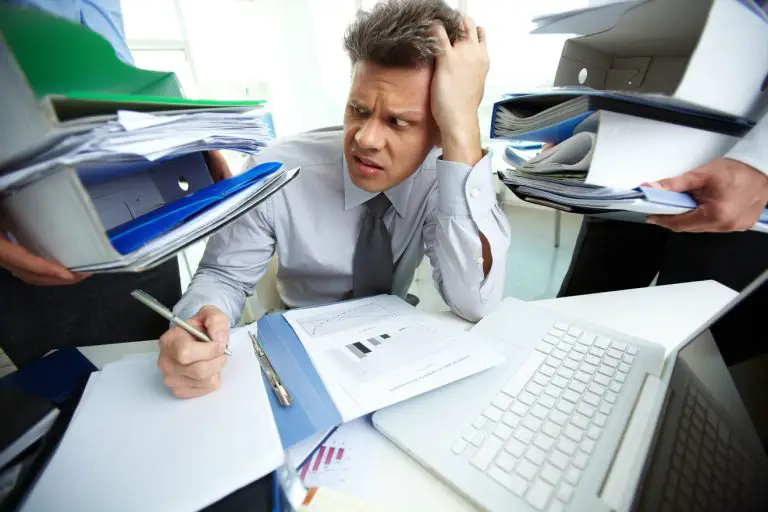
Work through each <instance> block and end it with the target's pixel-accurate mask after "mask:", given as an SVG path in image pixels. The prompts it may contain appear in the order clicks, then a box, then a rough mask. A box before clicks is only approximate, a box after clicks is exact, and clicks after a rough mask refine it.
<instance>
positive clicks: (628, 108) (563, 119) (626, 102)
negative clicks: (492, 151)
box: [490, 87, 754, 144]
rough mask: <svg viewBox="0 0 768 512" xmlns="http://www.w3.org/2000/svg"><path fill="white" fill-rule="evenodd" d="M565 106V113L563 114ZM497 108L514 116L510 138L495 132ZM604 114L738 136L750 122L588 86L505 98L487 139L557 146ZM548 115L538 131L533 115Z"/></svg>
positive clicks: (676, 102) (663, 98)
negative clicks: (582, 124)
mask: <svg viewBox="0 0 768 512" xmlns="http://www.w3.org/2000/svg"><path fill="white" fill-rule="evenodd" d="M565 103H568V104H569V106H570V108H568V109H564V107H565V105H564V104H565ZM501 108H508V109H515V110H517V111H518V112H519V114H518V115H519V119H520V123H521V127H522V126H525V127H526V128H525V129H522V128H521V130H520V131H518V132H516V133H514V134H507V133H504V130H500V129H499V128H498V127H497V123H496V118H497V115H498V113H499V110H500V109H501ZM599 110H608V111H612V112H618V113H622V114H628V115H632V116H636V117H643V118H646V119H654V120H657V121H663V122H667V123H673V124H679V125H682V126H689V127H693V128H698V129H702V130H707V131H712V132H716V133H723V134H726V135H731V136H735V137H741V136H743V135H744V134H745V133H747V132H748V131H749V130H750V129H751V128H752V126H753V125H754V123H753V122H752V121H750V120H748V119H743V118H740V117H737V116H733V115H730V114H725V113H721V112H716V111H713V110H710V109H706V108H703V107H698V106H696V105H694V104H692V103H687V102H683V101H680V100H677V99H675V98H673V97H669V96H663V95H654V94H639V93H622V92H620V91H604V90H598V89H592V88H589V87H555V88H551V89H544V90H541V91H536V92H532V93H519V94H507V95H505V96H504V97H503V98H502V99H501V100H500V101H497V102H496V103H495V104H494V105H493V111H492V112H491V133H490V135H491V138H493V139H496V138H501V139H509V140H522V141H530V142H549V143H553V144H559V143H560V142H562V141H564V140H565V139H567V138H569V137H571V135H573V130H574V128H575V127H576V126H577V125H578V124H579V123H580V122H582V121H583V120H584V119H586V118H587V117H588V116H589V115H591V114H593V113H594V112H597V111H599ZM544 111H548V112H550V115H551V119H552V121H551V122H549V124H547V125H546V126H542V125H541V123H542V122H543V121H536V117H535V116H536V115H538V114H541V113H542V112H544Z"/></svg>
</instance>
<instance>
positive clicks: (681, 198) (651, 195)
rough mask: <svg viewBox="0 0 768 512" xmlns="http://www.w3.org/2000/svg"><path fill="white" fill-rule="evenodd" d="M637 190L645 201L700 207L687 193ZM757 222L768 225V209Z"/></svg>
mask: <svg viewBox="0 0 768 512" xmlns="http://www.w3.org/2000/svg"><path fill="white" fill-rule="evenodd" d="M637 190H639V191H640V192H642V193H643V195H644V196H645V199H646V200H648V201H650V202H652V203H657V204H663V205H667V206H678V207H680V208H690V209H694V208H696V207H697V206H698V205H697V204H696V201H695V200H694V199H693V197H691V195H690V194H686V193H685V192H672V191H671V190H664V189H662V188H653V187H638V188H637ZM757 222H759V223H761V224H768V208H765V209H764V210H763V212H762V213H761V214H760V217H759V218H758V219H757Z"/></svg>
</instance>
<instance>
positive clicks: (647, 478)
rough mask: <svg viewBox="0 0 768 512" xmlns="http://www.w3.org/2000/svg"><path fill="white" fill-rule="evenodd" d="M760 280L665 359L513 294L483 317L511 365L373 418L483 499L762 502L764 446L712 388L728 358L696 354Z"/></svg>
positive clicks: (564, 503) (565, 506) (485, 502)
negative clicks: (714, 327) (714, 325)
mask: <svg viewBox="0 0 768 512" xmlns="http://www.w3.org/2000/svg"><path fill="white" fill-rule="evenodd" d="M766 281H768V271H766V272H764V273H763V274H762V275H761V276H760V277H759V278H758V279H757V280H755V282H753V283H752V284H751V285H750V286H749V287H748V288H747V289H745V290H744V292H742V293H741V294H740V295H739V296H738V297H737V298H735V299H734V300H733V301H731V302H730V303H729V304H728V306H726V307H725V308H723V309H722V310H721V311H720V312H719V313H718V314H716V315H715V316H713V317H712V318H711V319H710V320H709V321H708V322H707V323H706V324H705V325H703V326H702V327H701V329H699V331H698V332H696V333H695V334H694V335H692V336H690V337H689V339H688V340H686V341H685V343H683V344H681V345H680V348H679V349H677V350H675V351H673V352H672V353H671V354H670V355H668V356H667V358H666V360H665V357H664V354H665V351H664V349H663V348H662V347H661V346H659V345H657V344H654V343H651V342H648V341H644V340H642V339H638V338H634V337H632V336H629V335H627V334H623V333H620V332H616V331H611V330H609V329H607V328H604V327H600V326H598V325H589V324H587V323H585V322H583V321H580V320H578V319H575V318H567V317H565V316H563V315H561V314H559V313H555V312H552V311H549V310H547V309H544V308H541V307H537V306H535V305H532V304H527V303H525V302H521V301H517V300H514V299H512V300H507V301H505V302H504V304H503V305H502V307H501V308H500V309H499V310H498V311H496V312H494V313H492V314H491V315H489V316H488V317H486V318H485V319H484V320H482V321H481V322H480V323H478V325H477V326H476V327H475V329H476V330H477V331H478V333H480V334H485V335H486V336H487V337H488V338H489V339H490V340H491V341H489V343H491V344H495V345H496V346H497V348H498V349H500V350H501V351H502V352H504V353H506V362H505V363H503V364H502V365H500V366H497V367H495V368H493V369H491V370H488V371H486V372H484V373H482V374H479V375H475V376H473V377H470V378H468V379H466V380H464V381H461V382H458V383H454V384H452V385H449V386H446V387H445V388H441V389H439V390H436V391H433V392H431V393H428V394H426V395H423V396H421V397H417V398H415V399H412V400H409V401H407V402H403V403H401V404H398V405H396V406H393V407H389V408H387V409H384V410H381V411H379V412H377V413H376V414H375V415H374V416H373V422H374V425H375V426H376V428H377V429H378V430H379V431H380V432H382V433H383V434H384V435H385V436H387V437H388V438H389V439H390V440H392V441H393V442H394V443H395V444H397V445H398V446H399V447H400V448H402V449H403V450H405V451H406V452H407V453H409V454H410V455H411V456H412V457H414V458H415V459H416V460H418V461H419V462H420V463H421V464H422V465H423V466H424V467H426V468H427V469H428V470H429V471H431V472H433V473H434V474H435V475H437V476H438V477H440V478H442V479H443V480H444V481H445V482H446V483H448V484H449V485H450V486H451V487H453V488H454V489H455V490H457V491H458V492H459V493H460V494H462V495H463V496H465V497H466V498H467V499H468V500H469V501H470V502H472V503H473V504H475V505H476V506H478V507H479V508H481V509H486V510H491V511H509V510H514V511H527V510H530V511H534V510H536V511H538V510H546V511H560V510H574V511H576V510H578V511H582V510H584V511H603V510H649V511H651V510H652V511H664V510H717V511H721V510H739V511H741V510H751V509H754V510H768V499H767V498H766V489H768V486H766V485H765V483H766V479H767V478H768V477H766V475H768V457H766V453H765V450H764V449H763V447H762V445H761V444H760V440H759V438H758V435H757V433H756V431H755V429H754V427H753V425H752V423H751V421H750V420H749V417H748V416H746V413H745V414H743V415H741V416H740V415H739V414H738V411H745V409H744V408H743V404H733V403H718V401H717V400H716V398H715V396H716V395H718V393H714V394H713V390H714V391H717V390H718V389H722V386H723V385H726V386H733V384H732V382H723V380H724V379H728V380H730V377H729V376H728V373H727V371H726V370H725V366H724V365H723V363H722V359H721V358H720V357H719V356H718V357H716V358H715V359H716V361H715V362H714V363H715V364H719V365H720V366H721V367H722V370H723V371H722V372H720V373H719V374H718V373H717V372H712V371H707V369H708V368H711V367H712V366H711V365H712V364H713V361H712V360H711V359H712V357H711V353H710V355H709V360H707V358H706V354H705V357H704V358H703V360H702V357H701V354H702V351H701V348H702V347H703V344H705V343H711V341H712V340H711V334H710V333H709V330H708V328H709V326H710V325H711V324H712V323H713V322H714V321H715V320H717V319H718V318H719V317H720V316H722V315H723V314H725V313H726V312H727V311H728V310H730V309H731V308H732V307H733V306H734V305H735V304H736V303H738V302H739V301H740V300H742V299H743V298H744V297H745V296H747V295H748V294H749V293H751V292H752V291H753V290H754V289H756V288H757V287H758V286H759V285H760V284H762V283H764V282H766ZM680 307H686V306H685V305H684V304H681V305H680ZM499 333H504V335H503V336H502V337H500V334H499ZM760 336H762V337H763V338H764V337H765V336H764V333H763V334H761V335H760ZM754 342H755V343H757V342H759V340H758V338H757V337H756V338H755V339H754ZM505 349H506V350H505ZM713 375H717V377H715V378H714V379H713V377H712V376H713ZM713 380H714V382H712V381H713ZM734 405H738V406H736V407H735V406H734ZM760 484H762V485H760Z"/></svg>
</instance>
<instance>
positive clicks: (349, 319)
mask: <svg viewBox="0 0 768 512" xmlns="http://www.w3.org/2000/svg"><path fill="white" fill-rule="evenodd" d="M395 316H398V314H397V313H395V312H393V311H390V310H388V309H387V308H385V307H383V306H381V305H379V304H372V303H368V304H359V305H354V304H350V306H349V307H347V308H344V309H335V310H333V311H326V312H323V313H320V314H318V315H315V316H305V317H301V318H297V319H296V323H298V324H299V326H301V328H302V329H303V330H304V332H306V333H307V334H309V335H310V336H312V337H313V338H317V337H320V336H327V335H329V334H334V333H337V332H340V331H344V330H346V329H352V328H354V327H359V326H361V325H366V324H371V323H374V322H378V321H381V320H386V319H387V318H392V317H395Z"/></svg>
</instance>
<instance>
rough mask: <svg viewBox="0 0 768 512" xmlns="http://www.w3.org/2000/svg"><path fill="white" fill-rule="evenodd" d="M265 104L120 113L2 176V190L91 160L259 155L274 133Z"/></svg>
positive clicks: (152, 159)
mask: <svg viewBox="0 0 768 512" xmlns="http://www.w3.org/2000/svg"><path fill="white" fill-rule="evenodd" d="M266 113H267V111H266V110H265V109H264V108H260V107H257V108H249V109H248V110H243V109H235V110H234V111H233V110H231V109H227V108H211V109H206V110H199V111H192V112H189V111H185V112H184V113H178V114H164V115H155V114H152V113H146V112H132V111H121V112H119V114H118V116H117V119H115V120H109V121H105V122H103V123H100V124H97V125H95V127H94V128H93V129H91V130H88V131H86V132H84V133H79V134H77V135H72V136H70V137H67V138H66V139H65V140H63V141H61V142H59V143H58V144H56V145H55V146H53V147H52V148H49V150H47V151H44V152H43V153H41V154H40V155H38V156H36V157H35V158H33V159H30V160H27V161H24V162H21V163H20V164H19V165H18V166H16V167H15V168H14V169H12V170H9V171H8V172H6V173H4V174H3V175H1V176H0V190H3V189H5V188H7V187H9V186H12V185H13V184H15V183H18V182H21V181H23V180H28V179H31V178H32V177H33V176H40V175H44V174H45V173H46V172H51V171H52V170H54V169H56V168H57V167H58V166H61V165H78V164H83V163H87V162H100V163H108V162H122V161H156V160H158V159H160V158H164V157H168V156H178V155H183V154H188V153H194V152H199V151H207V150H214V149H230V150H233V151H241V152H245V153H248V154H254V153H257V152H258V151H259V150H260V149H261V148H263V147H264V146H266V145H267V144H268V143H269V141H270V137H269V134H268V130H267V126H266V124H265V122H264V115H265V114H266Z"/></svg>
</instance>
